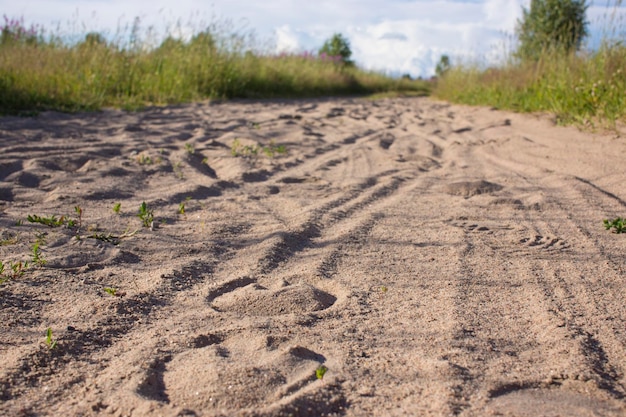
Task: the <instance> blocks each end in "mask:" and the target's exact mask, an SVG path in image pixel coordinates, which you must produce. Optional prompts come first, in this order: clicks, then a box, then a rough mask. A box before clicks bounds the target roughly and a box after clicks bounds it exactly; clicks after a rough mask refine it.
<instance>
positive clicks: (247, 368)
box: [144, 337, 326, 412]
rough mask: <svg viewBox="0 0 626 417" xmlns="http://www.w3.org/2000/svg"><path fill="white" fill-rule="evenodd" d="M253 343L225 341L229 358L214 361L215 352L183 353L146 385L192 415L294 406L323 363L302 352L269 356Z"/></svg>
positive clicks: (212, 348)
mask: <svg viewBox="0 0 626 417" xmlns="http://www.w3.org/2000/svg"><path fill="white" fill-rule="evenodd" d="M255 340H256V339H255V338H254V337H251V338H248V339H247V340H242V339H239V338H235V339H233V340H230V341H229V340H226V341H225V344H233V346H232V347H233V349H232V350H233V351H234V352H235V354H234V355H233V357H223V356H221V355H219V354H218V353H217V348H218V347H219V346H208V347H206V348H203V349H194V350H190V351H187V352H183V353H181V354H179V355H177V356H176V357H174V359H173V360H172V361H171V362H169V363H167V365H166V367H165V369H161V370H160V371H161V374H160V375H157V376H156V378H155V376H154V375H150V377H151V381H153V380H156V382H161V381H162V384H156V385H157V386H158V387H159V388H162V390H159V391H160V392H159V394H160V397H165V398H168V399H169V401H170V402H171V404H172V405H174V406H181V407H186V408H189V409H194V410H207V409H219V410H220V411H222V412H224V411H227V410H241V409H249V408H254V409H255V410H258V409H264V408H266V407H271V406H273V405H275V404H276V403H277V402H279V401H280V403H281V404H282V403H284V402H285V400H287V402H291V401H297V398H298V397H300V396H301V395H302V394H303V393H302V392H301V391H302V390H303V389H304V388H306V387H307V386H309V385H310V384H311V383H314V382H316V380H317V378H316V376H315V370H316V369H317V368H318V367H319V366H320V364H321V363H323V362H324V361H325V360H326V358H325V357H324V356H323V355H320V354H318V353H316V352H314V351H312V350H310V349H307V348H305V347H302V346H294V347H290V348H288V349H284V348H283V349H280V350H277V351H268V350H267V349H265V348H264V347H262V346H256V344H255V343H254V342H255ZM241 349H244V350H246V349H248V350H249V349H254V350H255V351H254V352H244V351H239V350H241ZM238 351H239V352H238ZM252 353H254V354H252ZM144 385H145V384H144ZM306 391H307V392H308V391H309V390H306ZM287 398H288V399H287ZM281 400H282V401H281Z"/></svg>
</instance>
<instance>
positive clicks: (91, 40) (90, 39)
mask: <svg viewBox="0 0 626 417" xmlns="http://www.w3.org/2000/svg"><path fill="white" fill-rule="evenodd" d="M83 44H84V45H87V46H95V45H106V44H107V41H106V39H104V36H102V34H100V33H98V32H89V33H88V34H86V35H85V40H84V41H83Z"/></svg>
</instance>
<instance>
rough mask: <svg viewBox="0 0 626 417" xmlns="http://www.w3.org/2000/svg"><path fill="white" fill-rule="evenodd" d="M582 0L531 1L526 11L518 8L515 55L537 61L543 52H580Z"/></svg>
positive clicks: (584, 28) (584, 26) (583, 31)
mask: <svg viewBox="0 0 626 417" xmlns="http://www.w3.org/2000/svg"><path fill="white" fill-rule="evenodd" d="M588 7H589V6H588V5H587V1H586V0H531V2H530V9H526V8H525V7H524V8H522V12H523V16H522V18H521V19H518V21H517V27H516V28H515V32H516V34H517V37H518V38H519V42H520V45H519V48H518V50H517V51H516V53H515V55H516V56H517V57H518V58H520V59H523V60H537V59H539V57H540V56H541V54H542V53H544V52H546V51H550V52H558V53H570V52H572V51H577V50H578V49H580V46H581V44H582V41H583V39H584V38H585V37H586V36H587V35H588V31H587V25H588V22H587V21H586V20H585V13H586V12H587V8H588Z"/></svg>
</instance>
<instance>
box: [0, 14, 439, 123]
mask: <svg viewBox="0 0 626 417" xmlns="http://www.w3.org/2000/svg"><path fill="white" fill-rule="evenodd" d="M141 33H142V30H141V28H140V24H139V20H138V19H137V20H135V24H134V26H133V27H132V28H131V30H130V34H129V35H128V36H126V37H118V38H119V39H123V40H119V41H111V40H109V39H107V38H105V36H103V35H102V34H99V33H88V34H87V35H83V37H82V38H81V40H80V41H79V42H76V41H72V42H70V41H67V40H65V39H66V38H67V37H65V38H64V37H61V36H60V35H56V34H54V33H48V32H46V31H45V29H44V28H41V27H36V26H28V25H27V24H26V23H24V21H23V20H16V19H12V20H11V19H8V18H6V17H5V22H4V24H3V25H2V26H1V27H0V114H30V113H32V112H37V111H41V110H61V111H77V110H96V109H100V108H102V107H108V106H112V107H121V108H125V109H136V108H140V107H142V106H145V105H164V104H173V103H181V102H189V101H197V100H204V99H222V98H278V97H281V98H289V97H314V96H329V95H353V94H355V95H356V94H373V93H381V92H402V93H405V94H412V95H425V94H427V93H428V88H429V84H428V83H427V82H420V81H412V80H406V79H394V78H391V77H388V76H385V75H383V74H380V73H376V72H370V71H365V70H362V69H359V68H358V67H356V66H355V65H354V64H353V63H352V61H350V59H349V58H350V55H351V51H350V48H349V43H348V42H347V40H346V39H345V38H343V37H342V36H341V35H339V34H337V35H335V36H333V37H332V38H331V39H329V40H328V42H326V43H325V44H324V46H323V47H322V48H321V50H320V51H319V52H306V53H302V54H280V55H276V54H269V53H264V52H259V50H260V49H259V48H257V47H256V45H255V44H254V41H253V40H250V37H248V36H245V35H238V34H236V33H235V34H233V33H228V32H226V31H223V32H220V30H218V29H215V27H213V26H211V27H209V28H207V29H204V30H202V31H197V32H196V33H195V34H193V35H192V36H190V37H188V39H186V40H183V39H181V38H180V37H174V36H169V37H167V38H165V39H164V40H163V41H162V42H160V43H159V44H158V45H156V46H149V45H150V39H151V36H150V34H149V33H148V34H147V35H146V36H143V37H142V36H141Z"/></svg>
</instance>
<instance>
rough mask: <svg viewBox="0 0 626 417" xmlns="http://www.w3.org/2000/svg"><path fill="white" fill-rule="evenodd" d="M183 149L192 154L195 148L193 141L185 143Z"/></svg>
mask: <svg viewBox="0 0 626 417" xmlns="http://www.w3.org/2000/svg"><path fill="white" fill-rule="evenodd" d="M185 150H186V151H187V153H189V154H190V155H193V154H194V153H196V148H195V147H194V146H193V143H185Z"/></svg>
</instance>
